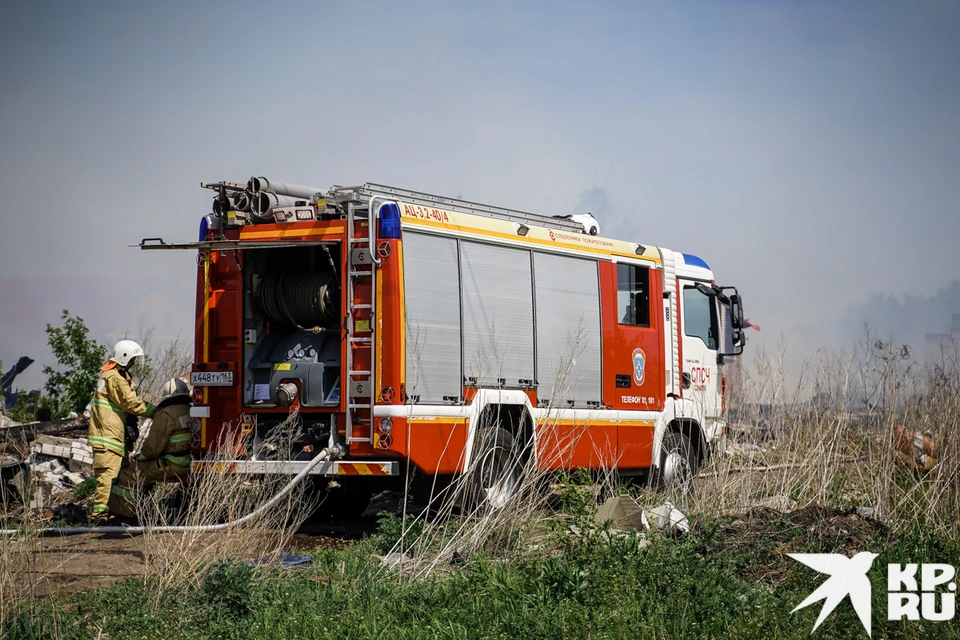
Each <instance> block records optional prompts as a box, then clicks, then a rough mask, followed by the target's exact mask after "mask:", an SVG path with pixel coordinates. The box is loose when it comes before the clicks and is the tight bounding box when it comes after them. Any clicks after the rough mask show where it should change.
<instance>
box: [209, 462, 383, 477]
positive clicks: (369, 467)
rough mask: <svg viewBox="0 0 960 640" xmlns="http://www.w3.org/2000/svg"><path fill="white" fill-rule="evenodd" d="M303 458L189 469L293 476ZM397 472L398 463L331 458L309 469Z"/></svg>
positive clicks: (301, 466)
mask: <svg viewBox="0 0 960 640" xmlns="http://www.w3.org/2000/svg"><path fill="white" fill-rule="evenodd" d="M307 464H308V462H307V461H306V460H218V461H208V460H194V461H193V463H192V464H191V465H190V472H191V473H194V474H198V473H241V474H250V475H272V474H278V475H296V474H298V473H300V472H301V471H303V469H304V468H305V467H306V466H307ZM399 473H400V463H399V462H373V461H366V460H364V461H357V460H334V461H332V462H321V463H320V464H318V465H317V466H315V467H314V468H313V469H311V470H310V474H309V475H317V476H395V475H398V474H399Z"/></svg>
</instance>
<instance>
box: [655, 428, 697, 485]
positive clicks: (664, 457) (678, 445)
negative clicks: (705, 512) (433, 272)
mask: <svg viewBox="0 0 960 640" xmlns="http://www.w3.org/2000/svg"><path fill="white" fill-rule="evenodd" d="M696 474H697V458H696V452H695V451H694V450H693V445H692V444H691V443H690V438H688V437H687V436H685V435H684V434H682V433H679V432H676V431H671V432H670V433H665V434H664V435H663V444H662V445H661V446H660V469H659V471H658V473H657V474H656V475H657V478H658V480H659V481H658V483H657V484H658V486H659V487H660V488H662V489H672V490H676V491H679V492H680V493H684V494H688V493H692V492H693V477H694V476H695V475H696Z"/></svg>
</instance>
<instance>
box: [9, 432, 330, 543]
mask: <svg viewBox="0 0 960 640" xmlns="http://www.w3.org/2000/svg"><path fill="white" fill-rule="evenodd" d="M345 452H346V451H345V449H344V447H343V445H341V444H334V445H332V446H329V447H327V448H326V449H323V450H322V451H320V452H319V453H318V454H317V455H316V456H314V457H313V459H312V460H310V461H309V462H308V463H307V466H305V467H304V468H303V469H302V470H301V471H300V473H298V474H297V475H295V476H294V477H293V479H292V480H290V482H289V483H287V485H286V486H285V487H283V488H282V489H281V490H280V491H279V492H277V494H276V495H275V496H273V497H272V498H270V499H269V500H267V501H266V502H265V503H263V504H262V505H260V506H259V507H257V508H256V509H254V510H253V511H251V512H250V513H248V514H247V515H245V516H243V517H242V518H238V519H237V520H231V521H230V522H221V523H218V524H205V525H190V526H183V525H181V526H172V525H171V526H161V527H123V526H109V527H104V526H99V527H44V528H42V529H39V530H37V533H39V534H46V533H56V534H59V535H63V536H68V535H76V534H80V533H131V534H132V533H186V532H194V533H210V532H213V531H222V530H223V529H228V528H230V527H235V526H237V525H239V524H243V523H244V522H248V521H250V520H253V519H254V518H256V517H257V516H260V515H262V514H264V513H266V512H267V511H268V510H270V509H271V508H272V507H273V506H274V505H275V504H277V502H279V501H280V500H282V499H283V498H284V496H286V495H287V494H288V493H290V492H291V491H293V488H294V487H296V486H297V485H298V484H300V482H302V481H303V479H304V478H306V477H307V475H308V474H309V473H310V471H311V470H312V469H313V468H314V467H315V466H317V465H318V464H320V463H321V462H324V461H325V460H336V459H338V458H340V457H341V456H342V455H343V454H344V453H345ZM18 533H25V531H23V530H22V529H0V535H5V536H9V535H16V534H18Z"/></svg>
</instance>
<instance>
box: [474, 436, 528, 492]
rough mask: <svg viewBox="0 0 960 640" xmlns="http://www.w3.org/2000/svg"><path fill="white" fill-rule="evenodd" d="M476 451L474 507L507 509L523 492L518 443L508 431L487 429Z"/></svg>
mask: <svg viewBox="0 0 960 640" xmlns="http://www.w3.org/2000/svg"><path fill="white" fill-rule="evenodd" d="M476 451H477V455H478V457H477V459H476V463H475V464H474V465H473V472H472V474H471V478H470V484H471V485H472V497H473V502H474V506H475V507H481V508H486V509H490V510H500V509H503V508H504V507H506V506H507V505H508V504H509V503H510V501H511V500H513V498H514V496H516V495H517V493H518V492H519V491H520V485H521V483H522V481H523V465H522V463H521V461H520V456H519V452H518V451H517V444H516V439H515V438H514V436H513V435H512V434H511V433H510V432H509V431H507V430H506V429H501V428H500V427H492V428H487V429H484V430H483V431H481V432H480V433H478V434H477V448H476Z"/></svg>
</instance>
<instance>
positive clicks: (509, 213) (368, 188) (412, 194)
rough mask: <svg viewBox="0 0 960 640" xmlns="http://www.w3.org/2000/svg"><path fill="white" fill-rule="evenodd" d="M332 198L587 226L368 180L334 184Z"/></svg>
mask: <svg viewBox="0 0 960 640" xmlns="http://www.w3.org/2000/svg"><path fill="white" fill-rule="evenodd" d="M327 198H328V199H330V200H341V201H348V202H363V203H366V202H367V201H369V200H370V199H371V198H377V199H378V200H398V201H400V202H406V203H409V204H416V205H420V206H421V207H435V208H437V209H446V210H447V211H455V212H457V213H469V214H472V215H475V216H484V217H486V218H496V219H498V220H507V221H508V222H519V223H521V224H525V225H532V226H535V227H547V228H550V229H559V230H561V231H569V232H571V233H583V231H584V229H583V225H582V224H580V223H579V222H575V221H573V220H570V219H568V218H557V217H554V216H545V215H543V214H539V213H529V212H527V211H519V210H516V209H506V208H504V207H496V206H493V205H489V204H480V203H478V202H470V201H469V200H458V199H456V198H447V197H446V196H437V195H433V194H430V193H423V192H421V191H411V190H410V189H400V188H398V187H388V186H386V185H382V184H375V183H373V182H367V183H364V184H363V185H360V186H357V187H341V186H334V187H332V188H331V189H330V191H329V192H328V193H327ZM370 217H371V218H376V212H373V213H371V215H370Z"/></svg>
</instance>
